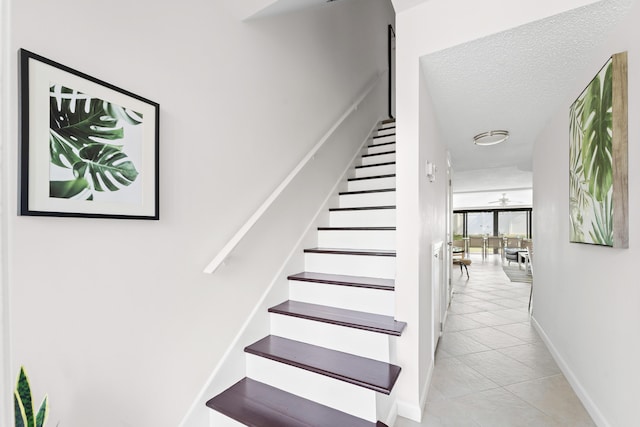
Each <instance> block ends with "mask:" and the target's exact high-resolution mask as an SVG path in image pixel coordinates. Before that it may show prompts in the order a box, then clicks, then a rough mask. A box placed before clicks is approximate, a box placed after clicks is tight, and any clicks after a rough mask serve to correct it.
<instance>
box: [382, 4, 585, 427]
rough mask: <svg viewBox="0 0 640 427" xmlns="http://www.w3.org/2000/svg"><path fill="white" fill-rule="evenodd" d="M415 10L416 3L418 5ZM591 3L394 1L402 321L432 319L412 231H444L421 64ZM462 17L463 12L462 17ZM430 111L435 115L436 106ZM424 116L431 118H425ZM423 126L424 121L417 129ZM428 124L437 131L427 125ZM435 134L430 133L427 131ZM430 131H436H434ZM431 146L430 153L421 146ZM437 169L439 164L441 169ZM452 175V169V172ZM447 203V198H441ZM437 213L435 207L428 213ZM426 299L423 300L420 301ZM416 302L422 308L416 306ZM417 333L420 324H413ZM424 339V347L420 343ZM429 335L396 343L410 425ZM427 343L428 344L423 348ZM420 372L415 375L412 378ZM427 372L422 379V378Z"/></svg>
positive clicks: (421, 247) (416, 411) (425, 269)
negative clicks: (428, 193) (433, 182)
mask: <svg viewBox="0 0 640 427" xmlns="http://www.w3.org/2000/svg"><path fill="white" fill-rule="evenodd" d="M418 3H419V4H418ZM589 3H593V0H563V1H558V0H544V1H527V2H513V1H510V0H485V1H482V2H477V1H471V0H453V1H452V0H430V1H424V2H421V3H420V2H418V1H400V0H396V1H394V4H396V5H397V6H398V7H400V11H399V13H398V14H397V16H396V34H397V41H396V55H397V56H396V63H397V80H396V89H397V95H396V105H397V107H396V110H397V116H398V119H397V140H398V144H397V145H398V148H397V149H398V153H397V161H396V162H397V169H398V173H397V175H398V176H397V185H398V191H397V205H398V210H397V212H398V233H397V236H398V237H397V239H398V241H397V253H398V257H397V266H398V267H397V268H398V275H397V283H396V289H397V303H396V307H397V312H398V313H401V314H402V316H404V318H403V319H402V320H405V321H407V322H409V325H411V324H412V322H415V320H416V319H420V318H422V317H421V316H426V317H424V318H423V319H427V318H431V313H430V310H431V306H430V300H428V299H426V298H420V289H421V287H422V286H423V283H424V281H425V280H427V278H430V277H431V272H430V271H429V269H430V267H429V266H430V262H424V261H425V260H426V258H425V255H426V254H428V251H425V248H427V246H425V244H430V243H431V242H427V241H426V238H427V237H428V235H427V234H426V233H424V232H421V233H420V237H418V236H417V235H416V234H417V233H416V230H424V229H425V228H426V229H428V230H440V229H441V230H442V233H443V235H444V228H445V222H444V216H443V214H441V213H440V212H439V211H436V212H429V211H428V210H427V208H426V206H428V205H427V204H425V203H423V202H425V201H426V199H425V198H424V197H425V196H424V193H423V189H422V187H421V185H423V184H421V182H422V181H421V177H422V176H423V175H424V169H423V168H424V164H423V162H422V161H423V160H424V159H425V157H426V156H429V155H436V157H440V156H442V155H444V154H443V153H442V151H439V150H442V148H441V147H439V146H438V143H437V142H436V141H437V138H436V139H435V140H434V139H427V138H426V137H424V136H423V133H424V129H425V128H427V127H429V126H431V125H429V126H425V125H423V124H421V120H427V123H429V121H431V120H432V119H431V118H429V119H424V118H423V117H421V114H422V112H423V109H424V108H425V107H424V106H425V105H426V104H425V103H424V99H426V98H428V95H427V96H425V91H424V89H421V83H420V79H421V77H420V66H419V63H420V58H421V57H423V56H424V55H428V54H430V53H433V52H437V51H439V50H442V49H445V48H448V47H451V46H455V45H458V44H461V43H464V42H468V41H471V40H474V39H477V38H480V37H484V36H487V35H490V34H494V33H497V32H500V31H504V30H506V29H509V28H513V27H516V26H519V25H522V24H525V23H527V22H531V21H534V20H537V19H542V18H545V17H548V16H551V15H554V14H557V13H561V12H564V11H566V10H570V9H572V8H575V7H578V6H582V5H585V4H589ZM461 11H463V13H461ZM433 108H436V109H437V108H438V106H437V105H435V106H433ZM427 114H429V113H427ZM423 123H424V122H423ZM432 124H435V123H434V122H432ZM432 127H433V126H432ZM432 132H436V130H435V129H433V130H432ZM432 145H433V148H432V149H433V150H434V151H435V153H433V154H432V153H430V152H428V151H424V150H429V148H427V147H431V146H432ZM441 164H442V167H444V165H445V163H444V162H442V163H441ZM453 167H454V170H455V164H454V165H453ZM434 197H436V198H437V199H436V200H437V201H439V202H438V203H436V205H437V206H442V207H443V208H444V206H445V200H444V198H442V199H440V198H439V196H434ZM442 197H445V196H442ZM434 209H439V208H434ZM423 296H424V295H423ZM417 301H420V302H421V303H422V304H425V305H426V306H421V305H418V303H417ZM419 324H420V325H421V328H422V329H427V328H425V327H424V324H423V323H422V322H420V323H419ZM425 340H426V341H425ZM429 340H431V335H430V334H429V335H427V333H426V331H425V333H424V335H423V334H422V332H421V331H416V330H413V329H411V326H409V327H408V328H407V333H406V334H405V335H404V336H403V337H402V338H401V339H400V340H399V343H398V353H399V358H400V360H401V361H402V362H403V372H404V374H403V375H402V376H401V378H400V380H399V384H398V390H397V392H398V398H399V399H400V400H401V402H400V406H399V414H400V415H402V416H405V417H408V418H412V419H418V418H420V417H421V407H422V404H423V398H424V396H421V393H422V390H424V389H426V387H427V385H428V384H421V383H417V382H419V381H423V382H424V381H426V380H427V379H428V369H429V366H430V364H431V363H432V357H431V356H430V357H429V358H428V359H427V355H424V354H421V352H422V353H424V352H425V349H426V348H428V347H427V344H426V343H430V341H429ZM425 342H426V343H425ZM415 373H419V375H417V376H414V375H413V374H415ZM425 373H427V374H426V375H425Z"/></svg>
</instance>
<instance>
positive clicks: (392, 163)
mask: <svg viewBox="0 0 640 427" xmlns="http://www.w3.org/2000/svg"><path fill="white" fill-rule="evenodd" d="M395 164H396V162H384V163H376V164H375V165H360V166H356V167H355V168H356V169H362V168H373V167H376V166H390V165H395Z"/></svg>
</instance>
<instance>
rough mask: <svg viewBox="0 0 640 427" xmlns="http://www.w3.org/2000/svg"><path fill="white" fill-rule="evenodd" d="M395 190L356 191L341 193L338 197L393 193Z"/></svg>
mask: <svg viewBox="0 0 640 427" xmlns="http://www.w3.org/2000/svg"><path fill="white" fill-rule="evenodd" d="M395 191H396V189H395V188H379V189H376V190H355V191H341V192H339V193H338V196H350V195H355V194H369V193H392V192H395Z"/></svg>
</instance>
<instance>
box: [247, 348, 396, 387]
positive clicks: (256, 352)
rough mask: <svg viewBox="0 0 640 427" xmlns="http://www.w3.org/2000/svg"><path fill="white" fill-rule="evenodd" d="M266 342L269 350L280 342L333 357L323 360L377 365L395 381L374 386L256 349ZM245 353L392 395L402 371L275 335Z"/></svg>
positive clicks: (378, 362) (360, 379)
mask: <svg viewBox="0 0 640 427" xmlns="http://www.w3.org/2000/svg"><path fill="white" fill-rule="evenodd" d="M266 341H269V349H273V347H274V345H271V343H272V342H280V344H285V345H290V346H297V347H298V348H299V349H305V350H306V351H308V352H315V353H324V354H326V355H331V356H333V357H331V358H328V357H326V358H322V359H323V360H332V361H335V359H337V358H343V359H345V360H347V359H353V360H358V361H359V362H360V366H364V364H365V363H367V364H369V365H371V366H373V365H377V366H379V367H381V368H382V367H385V368H386V369H387V370H389V369H393V371H394V372H392V373H391V375H390V377H393V379H391V381H390V384H388V386H383V385H380V384H372V381H369V382H367V380H366V379H364V378H356V376H355V375H352V376H349V375H346V374H342V373H339V372H337V370H336V369H333V370H329V369H328V368H327V367H320V366H311V364H310V363H308V361H307V363H303V360H302V359H301V358H297V360H293V358H287V357H284V356H280V355H276V354H274V353H273V352H270V353H268V352H266V351H262V350H260V349H259V348H256V347H260V345H262V344H263V342H266ZM244 351H245V352H246V353H249V354H253V355H255V356H258V357H264V358H266V359H269V360H273V361H275V362H279V363H284V364H286V365H289V366H293V367H296V368H299V369H304V370H307V371H309V372H314V373H316V374H319V375H324V376H326V377H329V378H333V379H336V380H338V381H344V382H346V383H349V384H353V385H356V386H359V387H363V388H366V389H369V390H373V391H377V392H379V393H383V394H390V393H391V390H392V389H393V386H394V385H395V383H396V381H397V379H398V376H399V374H400V371H401V368H400V367H399V366H397V365H393V364H390V363H385V362H380V361H378V360H374V359H368V358H366V357H362V356H356V355H353V354H349V353H345V352H342V351H337V350H330V349H327V348H324V347H320V346H316V345H313V344H307V343H303V342H299V341H295V340H290V339H288V338H282V337H278V336H275V335H268V336H267V337H265V338H263V339H261V340H259V341H257V342H255V343H253V344H251V345H249V346H247V347H245V349H244Z"/></svg>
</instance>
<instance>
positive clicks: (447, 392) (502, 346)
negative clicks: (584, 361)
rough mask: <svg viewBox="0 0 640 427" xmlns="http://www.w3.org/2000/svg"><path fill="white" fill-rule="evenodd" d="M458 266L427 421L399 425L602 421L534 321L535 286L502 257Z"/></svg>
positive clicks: (536, 426)
mask: <svg viewBox="0 0 640 427" xmlns="http://www.w3.org/2000/svg"><path fill="white" fill-rule="evenodd" d="M471 259H472V261H473V263H472V264H471V266H470V267H469V274H470V276H471V277H470V278H469V279H467V276H466V275H464V276H461V275H460V270H459V269H457V268H454V269H453V276H452V281H453V288H454V294H453V299H452V302H451V306H450V308H449V315H448V319H447V322H446V324H445V331H444V334H443V335H442V337H441V338H440V344H439V346H438V351H437V353H436V362H435V369H434V372H433V378H432V382H431V388H430V389H429V394H428V396H427V404H426V408H425V414H424V417H423V420H422V423H421V424H418V423H415V422H413V421H409V420H407V419H404V418H398V421H397V422H396V424H395V427H421V426H429V427H444V426H447V427H449V426H451V427H458V426H459V427H477V426H481V427H518V426H531V427H546V426H558V427H560V426H562V427H570V426H571V427H578V426H580V427H582V426H595V424H594V423H593V421H592V420H591V418H590V417H589V415H588V413H587V412H586V410H585V409H584V407H583V406H582V404H581V403H580V401H579V400H578V398H577V397H576V395H575V393H574V392H573V390H572V389H571V386H570V385H569V383H568V382H567V380H566V379H565V377H564V375H563V374H562V372H561V371H560V369H559V368H558V366H557V365H556V363H555V361H554V360H553V357H552V356H551V354H549V351H548V350H547V348H546V346H545V344H544V343H543V342H542V340H541V339H540V337H539V336H538V334H537V333H536V331H535V329H534V328H533V326H531V325H530V323H529V315H528V310H527V306H528V304H529V291H530V288H529V284H527V283H517V282H511V281H509V279H508V278H507V276H506V275H505V274H504V272H503V271H502V267H501V260H500V257H499V256H498V255H494V256H488V257H487V259H486V260H484V261H483V260H482V258H481V257H480V256H477V257H476V256H472V258H471Z"/></svg>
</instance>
